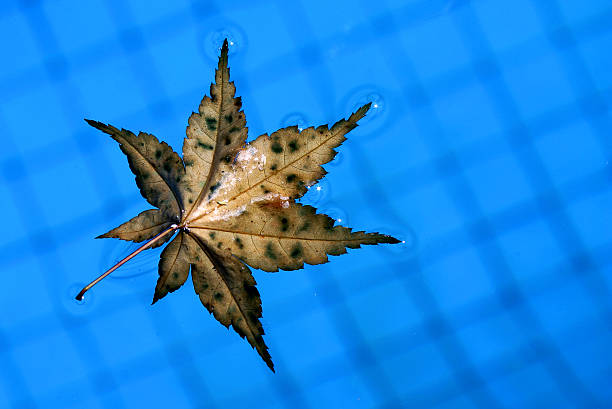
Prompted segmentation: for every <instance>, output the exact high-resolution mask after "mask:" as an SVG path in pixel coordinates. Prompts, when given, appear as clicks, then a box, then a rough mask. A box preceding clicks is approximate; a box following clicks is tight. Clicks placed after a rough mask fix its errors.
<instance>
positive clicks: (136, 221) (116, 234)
mask: <svg viewBox="0 0 612 409" xmlns="http://www.w3.org/2000/svg"><path fill="white" fill-rule="evenodd" d="M171 224H172V223H171V222H170V221H168V219H167V217H166V216H165V215H164V214H163V213H162V212H161V211H160V210H159V209H150V210H145V211H144V212H142V213H140V214H139V215H138V216H136V217H134V218H132V219H130V220H128V221H127V222H125V223H123V224H122V225H120V226H119V227H115V228H114V229H112V230H111V231H109V232H107V233H104V234H101V235H99V236H98V237H96V239H106V238H115V239H121V240H127V241H133V242H135V243H140V242H142V241H145V240H149V239H150V238H152V237H154V236H157V235H158V234H159V233H161V232H162V231H164V230H166V229H167V228H168V227H170V225H171ZM171 238H172V236H166V237H165V238H163V239H161V240H160V241H158V242H157V243H155V244H154V245H153V246H151V248H155V247H159V246H161V245H162V244H164V243H166V242H167V241H168V240H170V239H171Z"/></svg>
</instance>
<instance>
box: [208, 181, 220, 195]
mask: <svg viewBox="0 0 612 409" xmlns="http://www.w3.org/2000/svg"><path fill="white" fill-rule="evenodd" d="M219 186H221V182H217V183H215V184H214V185H212V186H211V187H210V193H214V192H215V190H217V189H219Z"/></svg>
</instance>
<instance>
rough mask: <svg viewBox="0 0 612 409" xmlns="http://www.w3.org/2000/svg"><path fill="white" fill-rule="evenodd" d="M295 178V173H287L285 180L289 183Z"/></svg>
mask: <svg viewBox="0 0 612 409" xmlns="http://www.w3.org/2000/svg"><path fill="white" fill-rule="evenodd" d="M296 178H297V175H296V174H295V173H292V174H290V175H287V182H288V183H291V182H293V181H295V179H296Z"/></svg>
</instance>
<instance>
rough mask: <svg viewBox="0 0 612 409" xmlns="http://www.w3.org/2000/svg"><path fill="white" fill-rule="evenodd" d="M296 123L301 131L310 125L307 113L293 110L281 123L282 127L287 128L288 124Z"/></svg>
mask: <svg viewBox="0 0 612 409" xmlns="http://www.w3.org/2000/svg"><path fill="white" fill-rule="evenodd" d="M294 125H297V127H298V129H299V130H300V132H301V131H302V130H303V129H304V128H308V127H309V126H310V125H308V119H306V115H304V114H302V113H299V112H292V113H290V114H288V115H286V116H285V117H284V118H283V119H282V120H281V123H280V126H281V128H286V127H288V126H294Z"/></svg>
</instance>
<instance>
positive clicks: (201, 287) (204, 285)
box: [200, 283, 208, 291]
mask: <svg viewBox="0 0 612 409" xmlns="http://www.w3.org/2000/svg"><path fill="white" fill-rule="evenodd" d="M207 288H208V283H202V285H200V291H204V290H206V289H207Z"/></svg>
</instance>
